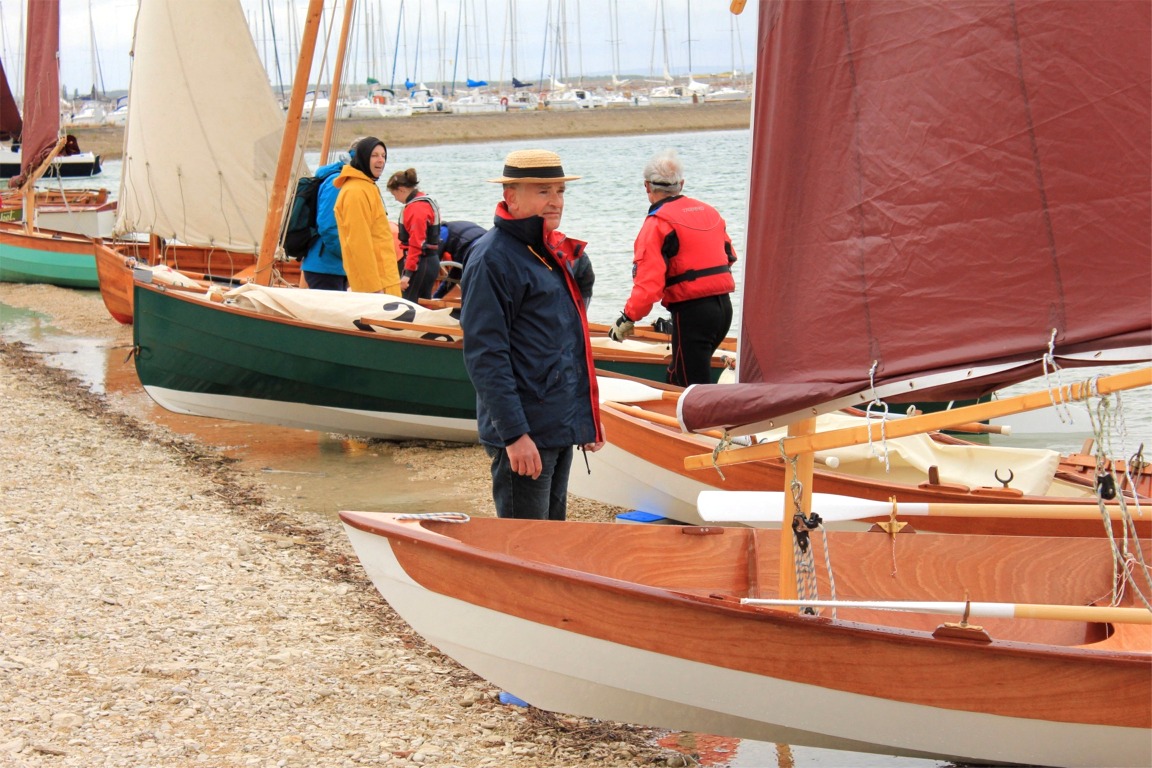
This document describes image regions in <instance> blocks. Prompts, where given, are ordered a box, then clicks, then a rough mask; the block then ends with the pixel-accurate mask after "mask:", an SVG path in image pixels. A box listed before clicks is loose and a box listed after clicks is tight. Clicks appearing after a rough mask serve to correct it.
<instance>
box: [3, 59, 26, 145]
mask: <svg viewBox="0 0 1152 768" xmlns="http://www.w3.org/2000/svg"><path fill="white" fill-rule="evenodd" d="M22 127H23V122H22V121H21V119H20V110H19V109H18V108H17V107H16V99H14V98H12V88H11V87H10V86H9V85H8V75H6V74H5V73H4V62H2V61H0V141H8V140H9V139H14V138H16V137H17V136H19V135H20V130H21V128H22Z"/></svg>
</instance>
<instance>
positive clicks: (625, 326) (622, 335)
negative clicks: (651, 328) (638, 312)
mask: <svg viewBox="0 0 1152 768" xmlns="http://www.w3.org/2000/svg"><path fill="white" fill-rule="evenodd" d="M635 331H636V322H635V321H634V320H629V319H628V315H626V314H624V313H623V312H621V313H620V317H618V318H616V322H615V323H613V324H612V327H611V328H609V329H608V337H609V338H611V339H612V341H624V339H626V338H628V337H629V336H631V335H632V334H633V333H635Z"/></svg>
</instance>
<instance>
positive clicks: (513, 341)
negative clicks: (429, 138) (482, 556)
mask: <svg viewBox="0 0 1152 768" xmlns="http://www.w3.org/2000/svg"><path fill="white" fill-rule="evenodd" d="M578 178H579V176H566V175H565V174H564V169H563V167H562V166H561V164H560V158H559V156H557V155H556V154H555V153H554V152H548V151H545V150H520V151H516V152H512V153H511V154H509V155H508V157H507V158H506V159H505V162H504V174H503V175H502V176H501V177H499V178H496V179H490V181H493V182H495V183H498V184H503V185H504V200H503V201H502V202H501V203H500V204H499V205H497V206H496V216H495V219H494V221H493V227H492V229H490V230H488V231H487V232H486V233H485V234H484V235H483V236H481V237H480V238H479V239H478V240H476V241H475V242H474V243H473V244H472V248H471V249H470V251H469V253H468V260H467V263H466V264H465V266H464V276H463V279H462V283H461V288H462V289H463V300H462V303H461V317H460V325H461V328H462V330H463V331H464V364H465V366H466V367H467V369H468V376H469V378H471V380H472V384H473V386H475V388H476V415H477V421H478V424H479V430H480V442H481V443H482V444H483V445H484V448H485V450H486V451H487V452H488V455H489V456H490V457H491V459H492V498H493V500H494V501H495V502H496V513H497V515H499V516H500V517H518V518H534V519H547V520H563V519H565V517H566V515H567V502H568V473H569V469H570V468H571V465H572V456H573V446H580V448H581V449H582V450H588V451H598V450H600V448H602V447H603V445H604V442H603V436H602V430H601V426H600V408H599V402H598V392H597V389H596V377H595V375H594V366H593V363H592V348H591V346H590V344H589V342H588V318H587V315H586V314H585V310H584V301H583V299H582V298H581V295H580V289H579V287H578V286H577V285H576V281H575V279H574V278H573V277H572V274H571V272H570V271H569V269H568V268H567V262H566V256H565V253H564V251H563V250H562V248H563V245H562V237H563V236H562V235H558V234H557V232H556V229H557V227H559V226H560V218H561V215H562V214H563V212H564V191H565V186H566V183H567V182H569V181H573V180H575V179H578Z"/></svg>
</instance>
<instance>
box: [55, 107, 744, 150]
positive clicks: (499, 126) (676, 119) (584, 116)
mask: <svg viewBox="0 0 1152 768" xmlns="http://www.w3.org/2000/svg"><path fill="white" fill-rule="evenodd" d="M751 118H752V103H751V101H716V102H705V103H702V104H693V105H686V106H680V107H650V106H649V107H604V108H597V109H579V110H557V111H553V110H547V109H537V110H524V111H518V112H502V113H495V114H491V113H490V114H484V113H480V114H453V113H444V112H437V113H430V114H422V115H421V114H417V115H413V116H411V117H397V118H380V119H375V120H339V121H337V123H336V127H335V129H334V130H333V134H332V146H333V147H343V146H345V145H347V144H348V143H349V142H350V141H351V140H352V139H354V138H356V137H357V136H378V137H380V138H381V139H383V140H384V143H385V144H387V145H388V146H389V147H393V146H395V147H420V146H438V145H441V144H468V143H477V142H484V141H509V140H513V141H514V140H529V139H532V140H537V141H541V142H544V141H546V140H548V139H561V138H577V137H587V136H628V135H637V134H650V133H684V132H690V131H725V130H740V129H746V128H748V127H749V126H750V124H751ZM65 130H66V131H68V132H69V133H72V134H75V136H76V139H77V141H79V142H80V148H81V149H82V150H84V151H85V152H95V153H96V154H98V155H100V157H101V159H102V160H117V159H119V158H121V157H123V155H124V128H123V127H122V126H112V125H102V126H99V127H95V128H87V127H75V128H65ZM301 133H302V135H305V137H306V138H305V141H304V145H305V147H306V148H307V149H308V150H309V151H318V150H319V149H320V148H321V144H322V142H323V139H324V123H323V122H316V123H314V124H313V125H312V126H311V128H310V129H309V127H308V126H307V125H306V124H302V126H301Z"/></svg>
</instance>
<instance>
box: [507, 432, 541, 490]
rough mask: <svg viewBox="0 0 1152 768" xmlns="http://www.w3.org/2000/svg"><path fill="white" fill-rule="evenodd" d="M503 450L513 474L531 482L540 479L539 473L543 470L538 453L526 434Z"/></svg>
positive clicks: (533, 442)
mask: <svg viewBox="0 0 1152 768" xmlns="http://www.w3.org/2000/svg"><path fill="white" fill-rule="evenodd" d="M504 450H506V451H508V465H509V466H510V467H512V471H513V472H515V473H516V474H518V475H525V476H527V477H530V478H532V479H533V480H535V479H537V478H538V477H540V472H541V471H542V470H543V469H544V465H543V463H542V462H541V461H540V451H539V450H538V449H537V448H536V443H535V441H533V440H532V438H531V437H529V436H528V435H527V433H525V434H523V435H520V437H518V438H516V440H514V441H513V442H511V443H509V444H508V445H507V446H506V447H505V448H504Z"/></svg>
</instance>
